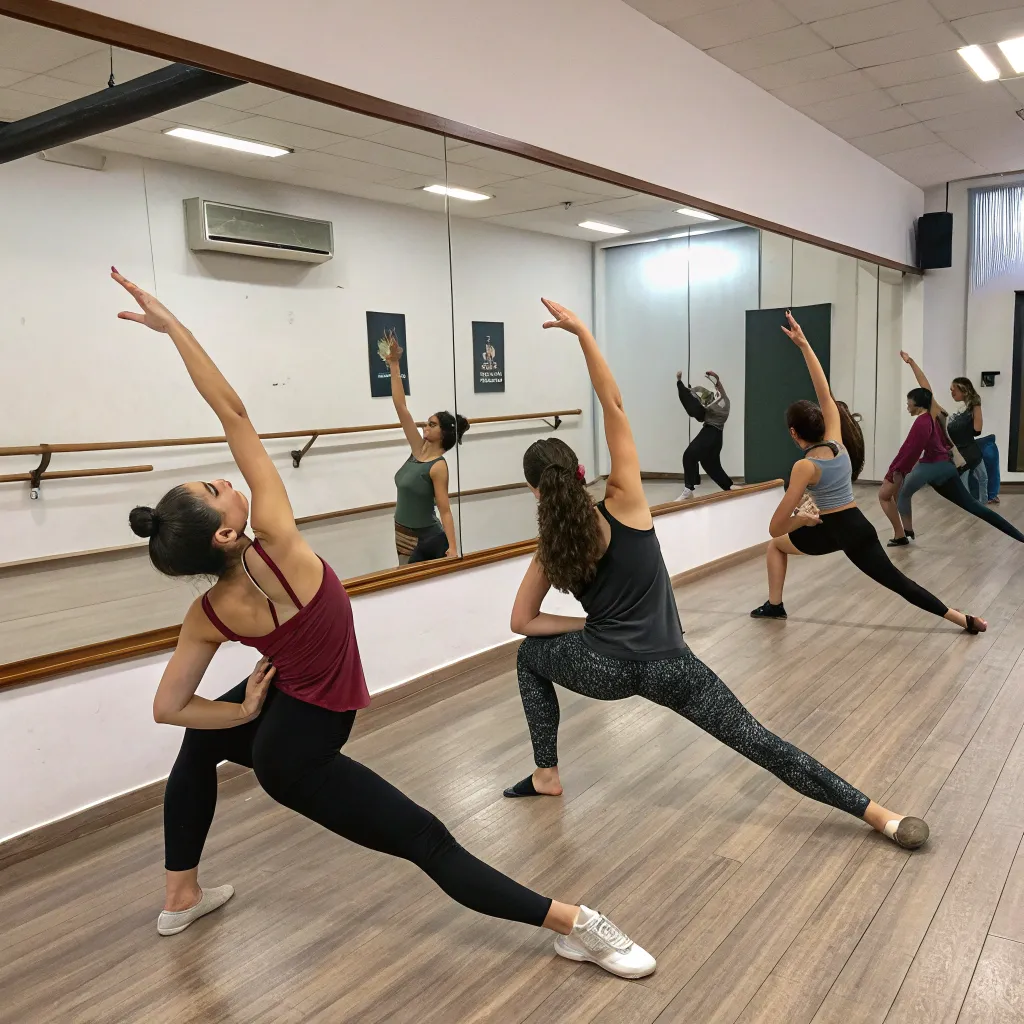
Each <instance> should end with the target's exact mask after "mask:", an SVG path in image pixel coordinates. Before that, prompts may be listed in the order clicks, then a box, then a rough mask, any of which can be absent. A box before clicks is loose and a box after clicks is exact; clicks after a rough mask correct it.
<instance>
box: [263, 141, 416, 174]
mask: <svg viewBox="0 0 1024 1024" xmlns="http://www.w3.org/2000/svg"><path fill="white" fill-rule="evenodd" d="M280 166H281V167H285V168H288V169H291V168H298V169H301V170H308V171H315V172H316V173H318V174H324V175H327V176H331V175H334V176H335V177H338V178H349V179H351V180H353V181H377V182H384V181H393V180H394V179H396V178H399V177H401V176H402V175H403V174H404V173H406V172H404V171H401V170H398V169H396V168H394V167H382V166H381V165H380V164H369V163H365V162H363V161H361V160H349V159H347V158H346V157H343V156H332V155H331V154H330V153H324V152H320V151H319V150H309V149H301V150H297V151H296V152H295V153H292V154H291V155H290V156H286V157H281V163H280ZM421 177H422V176H421Z"/></svg>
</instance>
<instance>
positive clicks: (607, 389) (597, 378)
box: [541, 299, 653, 529]
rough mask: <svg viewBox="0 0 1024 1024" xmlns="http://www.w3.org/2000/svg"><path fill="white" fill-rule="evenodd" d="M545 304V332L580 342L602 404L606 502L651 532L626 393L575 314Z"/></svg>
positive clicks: (628, 522) (625, 518) (624, 519)
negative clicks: (624, 401)
mask: <svg viewBox="0 0 1024 1024" xmlns="http://www.w3.org/2000/svg"><path fill="white" fill-rule="evenodd" d="M541 302H543V303H544V305H545V306H546V307H547V310H548V312H549V313H550V314H551V315H552V316H553V317H554V319H553V320H548V321H547V322H546V323H545V324H544V327H545V328H551V327H559V328H561V329H562V330H563V331H568V332H569V333H570V334H574V335H575V336H576V337H577V338H578V339H579V343H580V348H581V349H582V350H583V357H584V359H586V361H587V372H588V373H589V374H590V382H591V384H593V386H594V391H596V392H597V399H598V401H599V402H600V403H601V410H602V412H603V413H604V436H605V439H606V440H607V442H608V451H609V453H610V454H611V459H612V465H611V472H610V473H609V474H608V483H607V489H606V491H605V494H606V499H605V500H606V501H611V502H612V503H613V504H614V506H615V509H614V510H613V515H614V516H615V518H616V519H618V520H619V521H620V522H624V523H625V524H626V525H627V526H631V527H633V528H634V529H648V528H649V527H650V525H651V523H652V522H653V520H652V519H651V511H650V506H649V505H648V504H647V498H646V496H645V495H644V488H643V482H642V481H641V479H640V456H639V455H638V454H637V450H636V442H634V440H633V431H632V430H631V429H630V426H629V420H628V419H627V418H626V410H625V408H624V407H623V404H622V393H621V392H620V391H619V386H618V384H616V383H615V377H614V376H613V375H612V371H611V368H610V367H609V366H608V363H607V361H606V360H605V358H604V356H603V355H602V354H601V350H600V349H599V348H598V347H597V342H596V341H595V340H594V336H593V335H592V334H591V333H590V331H589V329H588V328H587V327H586V325H585V324H584V323H583V321H582V320H580V318H579V317H578V316H576V314H575V313H573V312H572V311H571V310H568V309H566V308H565V307H564V306H560V305H559V304H558V303H557V302H552V301H551V300H550V299H541Z"/></svg>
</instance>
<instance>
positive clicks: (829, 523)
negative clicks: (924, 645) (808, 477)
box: [789, 507, 949, 616]
mask: <svg viewBox="0 0 1024 1024" xmlns="http://www.w3.org/2000/svg"><path fill="white" fill-rule="evenodd" d="M789 539H790V540H791V541H792V542H793V546H794V547H795V548H796V549H797V550H798V551H800V552H801V553H802V554H805V555H830V554H832V552H833V551H842V553H843V554H844V555H846V557H847V558H848V559H849V560H850V561H851V562H853V564H854V565H855V566H857V568H858V569H860V571H861V572H862V573H864V574H865V575H866V576H870V577H871V578H872V579H873V580H874V581H875V582H876V583H881V584H882V586H883V587H886V588H888V589H889V590H891V591H892V592H893V593H894V594H899V595H900V597H902V598H903V600H904V601H909V602H910V603H911V604H913V605H916V606H917V607H918V608H921V609H923V610H924V611H926V612H931V613H932V615H939V616H945V614H946V612H948V611H949V608H947V607H946V605H944V604H943V603H942V602H941V601H940V600H939V599H938V598H937V597H936V596H935V595H934V594H930V593H929V592H928V591H927V590H925V589H924V587H922V586H920V585H919V584H917V583H915V582H914V581H913V580H912V579H910V578H909V577H908V576H904V575H903V573H901V572H900V571H899V569H897V568H896V566H895V565H893V564H892V562H890V561H889V556H888V555H887V554H886V553H885V548H883V547H882V545H881V542H880V541H879V539H878V531H877V530H876V529H875V528H874V527H873V526H872V525H871V523H870V522H869V521H868V519H867V517H866V516H865V515H864V513H863V512H861V510H860V509H859V508H856V507H854V508H846V509H843V510H842V511H841V512H826V513H825V514H824V515H822V517H821V523H820V524H819V525H818V526H801V527H800V529H799V530H794V531H793V532H792V533H791V534H790V535H789Z"/></svg>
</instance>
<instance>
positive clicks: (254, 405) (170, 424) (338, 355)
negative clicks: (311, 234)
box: [0, 155, 592, 567]
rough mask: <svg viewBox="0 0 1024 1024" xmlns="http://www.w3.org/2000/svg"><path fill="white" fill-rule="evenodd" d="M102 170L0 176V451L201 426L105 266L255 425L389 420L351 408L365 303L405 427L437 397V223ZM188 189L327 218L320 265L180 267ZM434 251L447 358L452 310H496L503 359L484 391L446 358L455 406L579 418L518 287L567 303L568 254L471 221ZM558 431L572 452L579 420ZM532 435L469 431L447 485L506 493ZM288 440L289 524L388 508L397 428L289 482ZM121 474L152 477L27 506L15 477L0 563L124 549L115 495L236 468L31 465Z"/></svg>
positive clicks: (443, 377)
mask: <svg viewBox="0 0 1024 1024" xmlns="http://www.w3.org/2000/svg"><path fill="white" fill-rule="evenodd" d="M107 168H108V169H107V170H104V171H102V172H95V171H88V170H83V169H79V168H73V167H66V166H61V165H58V164H53V163H46V162H43V161H41V160H38V159H35V158H29V159H25V160H21V161H17V162H15V163H13V164H8V165H5V166H4V167H2V168H0V223H3V224H4V229H5V232H7V231H10V232H12V233H13V236H14V237H17V238H19V240H20V241H19V244H18V246H17V249H16V250H8V251H7V252H5V253H2V254H0V268H2V272H3V277H4V296H5V299H4V302H3V303H0V338H2V339H3V341H4V372H5V374H6V375H7V376H8V379H10V380H19V381H24V382H30V381H31V382H35V383H34V384H32V385H28V384H26V386H19V387H15V388H11V389H10V393H9V395H8V396H7V398H6V402H5V415H4V431H3V438H2V442H0V443H2V444H4V445H20V444H38V443H40V442H42V441H48V442H75V441H96V440H104V441H106V440H115V439H137V438H160V437H184V436H196V435H208V434H214V435H215V434H218V433H220V426H219V424H218V423H217V421H216V419H215V417H214V416H213V414H212V413H211V412H210V411H209V409H208V408H207V407H206V405H205V403H204V402H203V401H202V399H201V398H200V397H199V395H198V394H197V393H196V391H195V388H194V387H193V386H192V384H191V382H190V381H189V379H188V376H187V374H186V373H185V371H184V369H183V367H182V366H181V363H180V359H179V358H178V356H177V354H176V353H175V352H174V350H173V347H172V346H171V345H170V344H169V343H168V342H167V339H166V338H163V337H161V336H158V335H155V334H152V333H150V332H147V331H145V330H144V329H142V328H139V327H136V326H135V325H132V324H127V323H123V322H119V321H118V320H117V319H116V313H117V311H118V310H119V309H123V308H125V307H126V305H130V301H128V302H126V299H127V296H125V295H123V293H121V292H120V290H119V289H118V288H117V287H116V286H115V285H114V284H113V283H112V282H110V281H109V279H108V278H107V274H106V272H107V268H108V267H109V265H110V264H111V263H114V262H116V263H117V265H118V266H119V268H120V269H121V270H123V271H124V272H125V273H127V274H129V275H131V276H133V277H135V279H136V280H138V281H139V283H140V284H141V285H142V286H143V287H145V288H150V289H152V288H154V287H155V289H156V292H157V294H158V295H159V296H160V298H161V299H163V301H165V302H166V303H167V304H168V305H169V306H170V307H171V308H172V309H173V310H175V312H177V313H178V315H179V316H181V317H182V319H183V320H184V321H185V322H186V323H187V324H189V325H190V326H191V327H192V328H193V329H194V330H195V331H196V334H197V336H198V337H199V338H200V340H201V341H203V342H204V343H205V344H206V345H207V346H208V348H209V350H210V352H211V354H212V355H213V357H214V358H215V359H216V360H217V361H218V363H219V364H220V366H221V368H222V369H223V370H224V372H225V374H226V375H227V377H228V379H229V380H231V382H232V383H233V384H234V385H235V387H236V388H237V389H238V391H239V393H240V394H241V395H242V397H243V399H244V400H245V401H246V404H247V406H248V408H249V412H250V415H251V416H252V418H253V421H254V422H255V423H256V424H257V426H258V428H259V429H260V430H262V431H273V430H290V429H302V428H316V427H333V426H344V425H356V424H368V423H381V422H388V421H393V420H394V419H395V413H394V409H393V407H392V405H391V401H390V398H381V399H372V398H370V395H369V385H368V369H367V344H366V321H365V311H366V310H368V309H369V310H383V311H394V312H403V313H405V315H406V327H407V332H408V350H409V364H410V380H411V388H412V393H411V397H410V400H409V402H410V408H411V409H412V411H413V413H414V414H416V415H417V416H418V417H419V418H426V417H427V416H429V415H430V414H431V413H433V412H435V411H436V410H438V409H441V408H454V407H455V406H456V396H455V394H454V375H453V355H452V351H453V342H452V311H451V281H450V278H449V260H448V235H447V225H446V223H445V219H444V217H443V216H439V215H435V214H430V213H425V212H421V211H417V210H412V209H408V208H405V207H399V206H393V205H388V204H384V203H376V202H370V201H367V200H362V199H354V198H350V197H347V196H342V195H338V194H336V193H329V192H320V191H316V190H313V189H306V188H298V187H295V186H292V185H285V184H279V183H274V182H266V181H259V180H255V179H249V178H240V177H236V176H232V175H225V174H220V173H217V172H214V171H206V170H199V169H195V168H190V167H184V166H181V165H175V164H166V163H161V162H156V161H141V160H139V159H136V158H134V157H126V156H119V155H111V156H110V157H109V158H108V163H107ZM197 195H198V196H202V197H204V198H212V199H218V200H221V201H226V202H237V203H239V204H242V205H248V206H255V207H260V208H264V209H272V210H278V211H282V212H286V213H296V214H302V215H307V216H311V217H322V218H324V219H329V220H332V221H333V222H334V226H335V237H336V250H337V255H336V257H335V259H333V260H332V261H330V262H328V263H326V264H323V265H320V266H312V265H306V264H301V265H300V264H282V263H279V262H276V261H270V260H256V259H252V258H246V257H242V256H231V255H226V254H219V253H213V254H205V255H197V254H194V253H192V252H190V251H189V250H188V248H187V245H186V241H185V231H184V223H183V214H182V205H181V204H182V200H183V199H184V198H188V197H190V196H197ZM454 240H455V242H456V254H457V257H458V259H459V265H460V267H461V268H477V269H476V271H474V272H471V271H469V270H460V272H459V275H458V276H459V282H458V287H459V292H460V294H459V295H458V296H457V299H458V301H459V303H460V305H459V310H458V317H459V318H460V319H458V320H457V326H458V329H459V338H460V342H459V343H460V346H463V344H465V346H466V347H465V348H464V349H463V351H465V352H468V351H469V348H468V346H469V344H470V342H469V341H468V331H469V323H468V321H469V320H470V319H472V318H474V317H476V318H480V319H483V318H486V319H505V320H506V321H507V332H508V333H507V337H506V346H507V352H508V354H509V358H510V360H511V362H510V367H509V369H510V374H509V384H508V390H507V391H506V393H505V394H504V395H503V396H499V397H497V398H490V397H487V396H473V392H472V378H471V367H470V365H469V362H470V361H469V360H468V358H462V357H460V374H461V376H460V381H459V384H460V394H459V401H460V402H461V401H463V400H465V402H466V403H467V405H466V409H465V410H462V411H468V413H469V414H470V415H490V414H492V413H493V414H497V415H500V414H503V413H506V412H507V413H518V412H530V411H535V410H539V409H541V408H583V409H585V410H588V409H589V395H590V388H589V384H588V382H587V378H586V369H585V366H584V365H583V362H582V360H580V359H579V358H572V354H570V353H569V352H568V349H567V348H566V349H565V355H564V356H561V357H560V356H558V355H557V354H556V355H555V356H551V355H550V350H551V344H550V337H549V336H546V335H545V334H544V333H543V332H542V331H541V328H540V324H541V322H542V318H543V310H542V308H541V307H540V304H539V302H537V296H538V295H539V294H540V292H541V290H542V288H541V283H540V279H541V278H543V280H544V287H543V290H544V291H548V290H550V291H551V292H552V293H553V294H560V295H564V296H565V297H566V300H567V301H570V302H572V303H575V304H577V305H579V306H580V307H581V308H583V309H588V308H589V307H590V305H591V303H592V298H591V296H592V283H591V282H592V276H591V257H590V246H589V244H587V243H585V242H574V241H570V240H566V239H561V238H555V237H553V236H548V235H541V234H537V233H532V232H524V231H519V230H515V229H511V228H501V227H494V226H489V225H477V224H472V225H468V224H465V225H464V224H459V225H458V226H457V227H456V230H455V233H454ZM488 270H489V271H490V273H488ZM506 282H508V283H509V287H508V288H507V289H505V288H504V284H505V283H506ZM470 291H472V294H469V293H470ZM462 319H465V321H466V322H465V323H462V322H461V321H462ZM551 359H553V360H554V362H553V363H552V364H551V365H553V366H554V367H555V369H557V373H555V374H554V375H552V376H551V377H550V378H547V379H543V375H541V374H537V373H535V367H540V366H543V365H544V362H545V360H549V361H550V360H551ZM538 402H540V403H541V404H540V405H538V404H537V403H538ZM564 429H566V433H567V437H572V438H574V439H575V443H578V444H580V445H581V448H582V454H583V455H584V457H586V456H587V455H588V453H589V450H590V449H589V448H588V444H589V443H590V438H591V436H592V434H591V430H590V423H589V419H588V418H587V417H584V418H582V419H580V420H576V421H573V422H571V423H568V422H567V424H566V427H565V428H564ZM545 431H546V428H545V427H544V426H543V424H540V423H537V424H533V425H532V426H530V427H527V428H524V427H523V426H522V425H519V426H517V427H516V429H515V430H514V431H511V432H506V433H505V434H504V435H502V436H500V437H494V436H493V435H494V434H495V433H498V432H496V431H495V430H494V429H493V428H484V429H482V430H479V431H476V432H471V434H470V435H469V436H468V437H467V442H466V445H465V446H464V448H463V452H462V453H460V465H461V466H462V468H463V469H466V468H468V469H469V472H468V474H467V478H466V480H465V481H464V486H467V487H473V486H485V485H490V484H504V483H511V482H513V481H517V480H519V479H520V477H521V475H522V467H521V457H522V451H523V449H524V448H525V447H526V444H528V443H529V441H530V440H531V439H532V438H533V437H535V436H539V435H540V434H542V433H544V432H545ZM302 443H303V441H302V440H301V439H300V440H297V441H296V440H291V441H281V442H275V443H273V444H272V445H271V450H272V452H273V453H274V454H275V456H276V457H277V459H278V465H279V466H280V468H281V470H282V472H283V474H284V475H285V479H286V482H287V484H288V488H289V492H290V494H291V496H292V501H293V504H294V506H295V511H296V514H297V515H300V516H302V515H309V514H314V513H317V512H325V511H333V510H336V509H340V508H347V507H354V506H361V505H369V504H375V503H378V502H384V501H389V500H392V499H393V497H394V486H393V479H392V478H393V475H394V471H395V469H396V468H397V465H398V464H399V463H400V462H401V460H402V459H404V457H405V443H404V440H403V439H402V437H401V435H400V434H399V433H398V432H397V431H396V432H390V433H383V434H381V433H376V434H369V435H367V434H362V435H353V436H352V437H349V438H342V439H334V440H331V439H324V440H321V441H320V442H318V444H317V447H316V448H314V449H313V451H312V452H311V453H310V455H309V456H307V458H306V459H305V461H304V462H303V465H302V468H301V469H299V470H295V469H293V468H292V467H291V461H290V459H289V458H288V452H289V451H290V450H291V449H292V448H294V447H300V446H301V444H302ZM570 443H574V442H572V441H571V442H570ZM463 456H464V457H463ZM36 461H37V459H36V458H35V457H33V458H25V459H5V460H4V467H3V469H2V472H5V473H8V472H10V473H14V472H24V471H27V470H28V469H30V468H31V467H32V466H33V465H34V464H35V462H36ZM449 461H450V464H451V465H452V480H453V484H454V482H455V481H456V473H455V469H456V466H455V460H454V459H453V458H452V457H451V456H449ZM137 464H151V465H153V466H154V467H155V471H154V472H152V473H145V474H140V475H137V476H125V477H113V478H106V479H98V480H97V479H93V480H84V481H49V482H46V483H45V484H44V487H43V492H42V497H41V499H40V500H38V501H30V500H29V497H28V487H27V485H26V484H5V485H3V486H2V487H0V515H2V516H3V517H4V526H5V529H4V530H3V532H2V534H0V563H2V562H7V561H14V560H19V559H25V558H33V557H39V556H42V555H48V554H54V553H59V552H67V551H81V550H91V549H96V548H104V547H112V546H117V545H121V544H124V543H126V542H129V541H131V540H132V539H133V538H132V536H131V534H130V533H129V531H128V530H127V526H126V514H127V510H128V509H129V508H130V507H131V506H132V505H133V504H136V503H146V504H152V503H154V502H155V500H156V499H157V498H158V497H159V496H160V495H161V494H162V493H163V492H164V491H165V490H166V489H167V488H168V487H169V486H172V485H173V484H176V483H179V482H180V481H181V480H183V479H196V478H205V479H209V478H211V477H216V476H220V475H225V476H228V477H229V478H231V477H232V476H233V475H237V471H236V470H235V469H234V467H233V466H232V465H231V463H230V461H229V460H228V458H227V449H226V448H225V447H224V446H212V447H202V448H178V449H145V450H133V451H127V452H115V453H111V454H96V453H90V454H82V455H63V456H61V455H57V456H55V457H54V461H53V467H52V468H53V469H62V468H84V467H89V468H92V467H98V466H104V465H111V466H125V465H137ZM382 567H383V566H382Z"/></svg>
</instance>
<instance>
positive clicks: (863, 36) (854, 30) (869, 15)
mask: <svg viewBox="0 0 1024 1024" xmlns="http://www.w3.org/2000/svg"><path fill="white" fill-rule="evenodd" d="M941 21H942V17H941V15H940V14H939V13H938V12H937V11H936V10H935V8H934V7H932V6H931V4H929V3H928V0H897V2H896V3H890V4H886V5H885V6H884V7H871V8H869V9H868V10H866V11H857V12H855V13H853V14H843V15H840V16H839V17H838V18H827V19H825V20H824V21H816V22H815V23H814V31H815V32H817V33H818V35H819V36H821V37H822V39H824V40H826V41H827V42H829V43H831V44H832V45H833V46H847V45H849V44H851V43H862V42H865V41H866V40H868V39H881V38H883V37H885V36H890V35H894V34H895V33H897V32H915V31H917V30H918V29H922V28H929V27H930V26H932V25H938V24H939V23H940V22H941Z"/></svg>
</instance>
